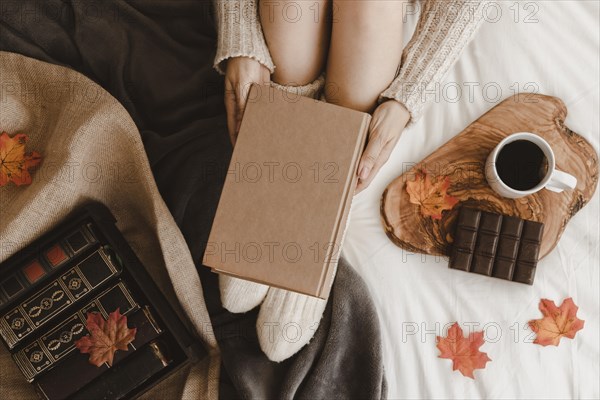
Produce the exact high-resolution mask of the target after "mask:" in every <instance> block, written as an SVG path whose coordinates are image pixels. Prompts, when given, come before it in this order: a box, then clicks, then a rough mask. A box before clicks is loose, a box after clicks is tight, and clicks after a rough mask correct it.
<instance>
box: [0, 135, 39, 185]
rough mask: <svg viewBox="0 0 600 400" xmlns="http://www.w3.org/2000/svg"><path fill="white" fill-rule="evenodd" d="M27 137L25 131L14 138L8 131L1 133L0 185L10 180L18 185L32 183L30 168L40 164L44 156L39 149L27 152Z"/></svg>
mask: <svg viewBox="0 0 600 400" xmlns="http://www.w3.org/2000/svg"><path fill="white" fill-rule="evenodd" d="M27 139H28V138H27V135H25V134H24V133H18V134H16V135H15V136H14V137H12V138H11V137H10V136H8V134H7V133H6V132H2V134H0V186H4V185H6V184H8V182H10V181H12V182H13V183H14V184H15V185H17V186H20V185H29V184H30V183H31V175H29V168H31V167H35V166H36V165H38V164H39V163H40V162H41V161H42V156H41V155H40V153H38V152H37V151H32V152H29V153H25V143H26V142H27Z"/></svg>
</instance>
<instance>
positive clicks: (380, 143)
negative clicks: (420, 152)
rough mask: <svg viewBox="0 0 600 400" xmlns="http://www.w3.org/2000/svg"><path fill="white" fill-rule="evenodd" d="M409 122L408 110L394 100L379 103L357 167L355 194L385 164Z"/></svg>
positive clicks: (367, 184)
mask: <svg viewBox="0 0 600 400" xmlns="http://www.w3.org/2000/svg"><path fill="white" fill-rule="evenodd" d="M409 120H410V113H409V112H408V110H407V109H406V108H405V107H404V106H403V105H402V104H401V103H399V102H397V101H396V100H388V101H386V102H384V103H381V104H380V105H379V106H378V107H377V108H376V109H375V112H374V113H373V118H371V124H370V126H369V137H368V142H367V148H366V149H365V151H364V152H363V154H362V157H361V159H360V163H359V165H358V185H357V187H356V193H359V192H361V191H362V190H363V189H365V188H366V187H367V186H369V184H370V183H371V181H372V180H373V178H375V175H377V172H379V170H380V169H381V167H382V166H383V164H385V163H386V161H387V160H388V158H389V157H390V154H392V150H394V147H395V146H396V143H398V139H400V135H402V131H403V130H404V127H405V126H406V124H407V123H408V121H409Z"/></svg>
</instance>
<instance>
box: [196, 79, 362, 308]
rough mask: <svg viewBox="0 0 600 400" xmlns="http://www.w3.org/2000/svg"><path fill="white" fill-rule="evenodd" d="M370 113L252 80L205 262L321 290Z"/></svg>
mask: <svg viewBox="0 0 600 400" xmlns="http://www.w3.org/2000/svg"><path fill="white" fill-rule="evenodd" d="M370 119H371V116H370V115H369V114H366V113H362V112H358V111H354V110H351V109H347V108H343V107H339V106H336V105H333V104H327V103H325V102H321V101H317V100H314V99H310V98H306V97H301V96H297V95H292V94H289V93H286V92H283V91H281V90H278V89H274V88H272V87H270V86H265V85H253V86H252V88H251V89H250V94H249V96H248V102H247V104H246V110H245V112H244V117H243V119H242V123H241V126H240V132H239V136H238V139H237V143H236V145H235V148H234V151H233V155H232V159H231V163H230V165H229V170H228V173H227V178H226V180H225V186H224V188H223V192H222V194H221V198H220V201H219V206H218V209H217V212H216V215H215V219H214V222H213V226H212V230H211V233H210V237H209V240H208V244H207V248H206V251H205V253H204V260H203V262H204V265H206V266H209V267H211V268H212V269H213V270H214V271H215V272H218V273H224V274H229V275H233V276H236V277H239V278H244V279H248V280H251V281H255V282H260V283H264V284H268V285H271V286H276V287H280V288H284V289H288V290H293V291H296V292H300V293H304V294H308V295H312V296H316V297H320V298H324V299H326V298H327V297H328V295H329V291H330V289H331V285H332V283H333V277H334V274H335V270H336V267H337V262H338V258H339V256H340V251H341V244H342V243H341V242H342V240H343V235H344V230H345V227H346V222H347V217H348V212H349V209H350V205H351V202H352V197H353V195H354V189H355V187H356V183H357V174H356V171H357V168H358V161H359V159H360V155H361V153H362V150H363V148H364V146H365V141H366V137H367V131H368V127H369V121H370Z"/></svg>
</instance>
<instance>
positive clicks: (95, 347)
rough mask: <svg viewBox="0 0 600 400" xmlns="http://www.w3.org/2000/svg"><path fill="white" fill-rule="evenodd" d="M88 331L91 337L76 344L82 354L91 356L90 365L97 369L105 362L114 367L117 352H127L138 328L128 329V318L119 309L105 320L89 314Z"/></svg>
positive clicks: (96, 314) (83, 338)
mask: <svg viewBox="0 0 600 400" xmlns="http://www.w3.org/2000/svg"><path fill="white" fill-rule="evenodd" d="M86 327H87V330H88V331H89V332H90V334H89V335H87V336H84V337H82V338H81V339H79V340H78V341H76V342H75V347H77V348H78V349H79V351H80V352H82V353H84V354H88V353H89V355H90V360H89V361H90V364H93V365H95V366H97V367H99V366H101V365H102V364H104V363H105V362H106V363H108V365H109V366H112V363H113V358H114V355H115V352H116V351H117V350H123V351H127V345H128V344H129V343H131V342H132V341H133V339H135V334H136V332H137V329H136V328H133V329H129V328H128V327H127V317H126V316H124V315H121V313H120V312H119V309H117V310H116V311H114V312H112V313H110V314H109V315H108V320H105V319H104V318H103V317H102V315H101V314H100V313H88V314H87V322H86Z"/></svg>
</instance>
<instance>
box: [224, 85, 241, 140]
mask: <svg viewBox="0 0 600 400" xmlns="http://www.w3.org/2000/svg"><path fill="white" fill-rule="evenodd" d="M225 111H226V112H227V130H228V132H229V139H231V144H235V139H236V137H237V119H238V118H237V106H236V95H235V90H234V88H233V85H232V83H231V82H230V81H229V80H228V79H225Z"/></svg>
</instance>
